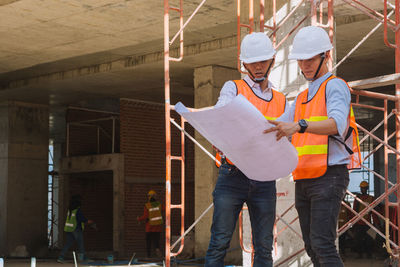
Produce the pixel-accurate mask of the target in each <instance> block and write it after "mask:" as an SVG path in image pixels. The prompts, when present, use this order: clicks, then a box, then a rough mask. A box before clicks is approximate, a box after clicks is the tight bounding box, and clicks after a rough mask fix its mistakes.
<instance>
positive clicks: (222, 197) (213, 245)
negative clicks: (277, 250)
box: [205, 164, 276, 267]
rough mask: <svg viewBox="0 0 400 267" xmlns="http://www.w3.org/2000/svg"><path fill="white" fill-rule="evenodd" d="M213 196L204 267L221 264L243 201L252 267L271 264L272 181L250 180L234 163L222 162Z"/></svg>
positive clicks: (274, 190) (274, 196) (273, 183)
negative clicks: (252, 254)
mask: <svg viewBox="0 0 400 267" xmlns="http://www.w3.org/2000/svg"><path fill="white" fill-rule="evenodd" d="M213 198H214V213H213V222H212V226H211V239H210V244H209V246H208V250H207V254H206V259H205V267H223V266H225V265H224V257H225V254H226V251H227V249H228V248H229V244H230V241H231V238H232V234H233V232H234V230H235V226H236V221H237V219H238V217H239V213H240V211H241V210H242V207H243V204H244V203H247V207H248V210H249V216H250V222H251V228H252V237H253V246H254V250H255V255H254V264H253V267H272V265H273V264H272V254H271V251H272V244H273V239H274V236H273V227H274V222H275V209H276V186H275V181H267V182H259V181H254V180H250V179H249V178H247V177H246V176H245V175H244V174H243V173H242V172H241V171H240V170H239V169H238V168H236V167H235V166H232V165H229V164H222V165H221V167H220V168H219V176H218V181H217V184H216V185H215V189H214V192H213Z"/></svg>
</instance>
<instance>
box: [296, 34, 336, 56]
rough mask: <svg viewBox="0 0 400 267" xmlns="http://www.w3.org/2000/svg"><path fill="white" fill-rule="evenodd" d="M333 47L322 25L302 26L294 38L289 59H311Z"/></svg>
mask: <svg viewBox="0 0 400 267" xmlns="http://www.w3.org/2000/svg"><path fill="white" fill-rule="evenodd" d="M332 48H333V46H332V44H331V41H330V39H329V36H328V34H327V33H326V31H325V30H324V29H322V28H320V27H316V26H308V27H304V28H302V29H301V30H300V31H299V32H298V33H297V34H296V36H295V37H294V39H293V47H292V51H291V52H290V54H289V59H297V60H302V59H310V58H312V57H314V56H316V55H318V54H321V53H324V52H326V51H329V50H331V49H332Z"/></svg>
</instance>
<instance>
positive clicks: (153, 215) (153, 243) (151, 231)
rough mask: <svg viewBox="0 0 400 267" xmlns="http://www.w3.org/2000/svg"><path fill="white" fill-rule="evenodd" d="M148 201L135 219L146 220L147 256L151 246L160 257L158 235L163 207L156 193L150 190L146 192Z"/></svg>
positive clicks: (160, 229)
mask: <svg viewBox="0 0 400 267" xmlns="http://www.w3.org/2000/svg"><path fill="white" fill-rule="evenodd" d="M147 197H148V201H147V203H146V204H145V205H144V210H143V215H142V216H140V217H137V220H138V221H139V222H140V221H146V252H147V257H148V258H150V257H151V252H152V248H153V249H154V250H155V252H156V255H157V257H161V256H162V254H161V251H160V237H161V232H162V230H163V224H164V220H163V216H162V212H163V210H164V207H163V206H162V205H161V203H160V202H159V201H158V200H157V193H156V191H154V190H150V191H149V192H148V193H147Z"/></svg>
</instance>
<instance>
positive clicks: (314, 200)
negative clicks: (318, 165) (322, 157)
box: [295, 165, 349, 267]
mask: <svg viewBox="0 0 400 267" xmlns="http://www.w3.org/2000/svg"><path fill="white" fill-rule="evenodd" d="M348 184H349V172H348V170H347V167H346V165H335V166H329V167H328V170H327V171H326V173H325V174H324V175H323V176H321V177H319V178H316V179H309V180H301V181H297V182H296V194H295V199H296V202H295V203H296V204H295V205H296V209H297V213H298V214H299V221H300V227H301V232H302V234H303V240H304V245H305V249H306V251H307V254H308V256H310V258H311V260H312V262H313V264H314V266H316V267H319V266H324V267H326V266H329V267H341V266H343V262H342V260H341V259H340V256H339V254H338V252H337V250H336V245H335V240H336V232H337V231H336V226H337V220H338V216H339V211H340V206H341V201H342V200H343V197H344V195H345V193H346V188H347V186H348Z"/></svg>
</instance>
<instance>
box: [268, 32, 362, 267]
mask: <svg viewBox="0 0 400 267" xmlns="http://www.w3.org/2000/svg"><path fill="white" fill-rule="evenodd" d="M331 49H332V44H331V42H330V40H329V36H328V34H327V33H326V32H325V31H324V30H323V29H322V28H319V27H315V26H309V27H304V28H302V29H301V30H300V31H299V32H298V33H297V34H296V36H295V37H294V40H293V48H292V51H291V53H290V55H289V59H295V60H297V62H298V65H299V67H300V69H301V71H302V74H303V75H304V77H305V78H306V79H307V80H308V81H309V87H308V89H307V90H305V91H303V92H301V93H300V94H299V95H298V96H297V97H296V99H295V101H294V103H293V104H292V105H291V107H290V108H289V109H288V111H287V112H285V114H284V115H283V116H281V117H280V118H278V119H277V121H270V122H271V124H273V125H274V127H272V128H269V129H267V130H265V131H264V132H265V133H269V132H272V131H276V136H277V140H279V139H280V138H282V137H285V136H286V137H290V136H291V137H292V144H293V145H294V146H295V147H296V149H297V152H298V156H299V163H298V165H297V168H296V169H295V171H294V172H293V179H294V180H295V182H296V191H295V206H296V209H297V212H298V214H299V221H300V227H301V231H302V235H303V241H304V244H305V249H306V251H307V254H308V255H309V256H310V258H311V260H312V262H313V264H314V266H335V267H338V266H343V262H342V260H341V258H340V256H339V254H338V252H337V250H336V246H335V240H336V226H337V219H338V215H339V210H340V205H341V201H342V199H343V197H344V195H345V192H346V189H347V186H348V184H349V172H348V168H356V167H359V166H360V153H359V151H360V148H359V143H358V132H357V127H356V124H355V119H354V114H353V110H352V108H351V104H350V102H351V96H350V90H349V87H348V85H347V83H346V82H345V81H344V80H342V79H340V78H337V77H335V76H334V75H333V74H332V73H330V72H329V71H328V67H327V60H328V58H329V57H330V50H331Z"/></svg>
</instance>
